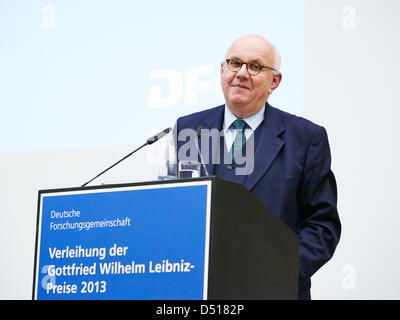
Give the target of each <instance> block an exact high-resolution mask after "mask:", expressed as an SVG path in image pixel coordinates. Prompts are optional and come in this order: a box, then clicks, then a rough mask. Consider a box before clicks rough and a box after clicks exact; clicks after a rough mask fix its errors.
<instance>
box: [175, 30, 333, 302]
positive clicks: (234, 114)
mask: <svg viewBox="0 0 400 320" xmlns="http://www.w3.org/2000/svg"><path fill="white" fill-rule="evenodd" d="M279 67H280V57H279V54H278V52H277V50H276V49H275V47H274V46H273V45H272V44H271V43H269V42H268V41H267V40H266V39H264V38H262V37H260V36H257V35H248V36H244V37H241V38H239V39H237V40H236V41H235V42H233V43H232V45H231V46H230V47H229V49H228V51H227V55H226V60H224V61H223V62H222V63H221V86H222V90H223V93H224V97H225V105H222V106H219V107H216V108H213V109H209V110H205V111H201V112H198V113H194V114H191V115H188V116H185V117H181V118H179V119H178V120H177V123H176V128H175V129H176V130H177V134H178V135H179V133H181V132H182V131H183V130H184V129H192V130H194V131H196V130H197V129H198V128H199V127H200V126H201V127H202V128H203V130H204V129H209V130H213V129H214V130H215V129H216V130H218V131H219V132H221V136H222V137H223V140H224V143H223V144H222V146H219V147H218V148H220V150H219V151H221V152H220V153H217V154H219V155H221V154H224V153H225V154H226V153H228V154H229V155H232V158H231V159H233V160H232V161H224V159H222V158H219V159H218V161H215V158H214V159H212V160H211V161H208V159H206V160H205V162H206V163H207V165H206V167H207V170H208V172H209V174H211V175H216V176H219V177H221V178H223V179H226V180H229V181H232V182H237V183H240V184H242V185H244V186H245V187H246V188H247V189H248V190H249V191H250V192H251V193H252V194H253V195H254V196H256V197H257V198H258V199H259V200H260V201H261V202H262V203H263V204H264V205H265V206H266V207H268V208H269V209H270V210H271V211H272V212H273V213H274V214H275V215H277V216H278V217H279V218H280V219H281V220H282V221H284V222H285V223H286V224H287V225H288V226H289V227H290V228H291V229H292V230H293V231H294V232H295V233H296V234H297V235H298V237H299V295H298V296H299V299H310V298H311V296H310V287H311V280H310V278H311V276H312V275H313V274H314V273H315V272H316V271H317V270H318V269H319V268H320V267H321V266H322V265H323V264H325V263H326V262H327V261H328V260H329V259H330V258H331V257H332V255H333V253H334V251H335V249H336V246H337V244H338V242H339V238H340V233H341V224H340V220H339V216H338V212H337V206H336V202H337V191H336V182H335V178H334V175H333V173H332V171H331V168H330V165H331V156H330V148H329V143H328V137H327V133H326V131H325V129H324V128H323V127H321V126H319V125H316V124H314V123H312V122H310V121H308V120H306V119H304V118H301V117H297V116H294V115H291V114H289V113H286V112H284V111H281V110H279V109H276V108H274V107H272V106H271V105H269V103H268V102H267V100H268V97H269V95H270V94H271V93H272V92H273V91H274V90H275V89H276V88H277V87H278V86H279V84H280V82H281V79H282V74H281V73H280V72H279ZM201 137H202V138H203V135H202V136H201ZM249 141H251V142H252V143H251V145H252V146H254V152H253V150H250V151H249V150H247V148H246V150H247V151H246V152H247V154H246V159H247V160H249V159H250V160H251V161H253V162H254V163H252V165H251V166H249V168H250V170H248V171H247V174H238V171H237V169H238V167H240V161H235V159H236V156H237V154H242V152H243V150H244V146H245V145H250V143H249ZM184 143H185V141H178V155H179V149H180V148H181V147H183V145H184ZM201 145H203V143H201ZM211 149H212V147H211ZM211 149H210V155H211V154H213V150H211ZM181 154H182V153H181ZM249 154H251V157H248V156H249ZM179 160H180V159H179V158H178V161H179ZM225 160H226V159H225ZM203 174H204V172H203Z"/></svg>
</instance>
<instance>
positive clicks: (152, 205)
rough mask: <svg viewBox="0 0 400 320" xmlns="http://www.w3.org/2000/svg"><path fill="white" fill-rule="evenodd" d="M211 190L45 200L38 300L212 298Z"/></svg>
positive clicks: (164, 189) (162, 187) (158, 188)
mask: <svg viewBox="0 0 400 320" xmlns="http://www.w3.org/2000/svg"><path fill="white" fill-rule="evenodd" d="M209 183H210V182H207V181H206V182H187V183H180V184H158V185H152V186H147V187H146V186H135V187H125V188H121V189H113V188H108V189H100V190H99V189H97V190H89V191H74V192H63V193H60V192H56V193H42V197H41V204H40V205H41V206H40V212H39V230H38V242H37V246H38V247H37V257H36V259H37V260H36V274H35V288H34V290H35V292H34V295H35V298H37V299H203V298H206V297H207V272H208V270H207V269H208V236H209V234H208V233H209V228H208V225H209V211H210V210H209V201H210V199H209V197H210V192H209V191H210V185H209Z"/></svg>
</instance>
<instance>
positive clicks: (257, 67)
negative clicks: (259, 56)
mask: <svg viewBox="0 0 400 320" xmlns="http://www.w3.org/2000/svg"><path fill="white" fill-rule="evenodd" d="M249 68H250V69H251V70H254V71H260V70H261V69H262V67H261V65H260V64H258V63H255V62H250V63H249Z"/></svg>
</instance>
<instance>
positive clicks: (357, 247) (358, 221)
mask: <svg viewBox="0 0 400 320" xmlns="http://www.w3.org/2000/svg"><path fill="white" fill-rule="evenodd" d="M399 14H400V2H399V1H396V0H384V1H376V0H368V1H366V0H363V1H362V0H358V1H345V0H340V1H339V0H335V1H318V0H312V1H308V9H307V20H306V21H307V27H306V43H305V66H304V69H305V72H304V73H305V78H304V79H305V81H304V104H303V115H304V116H306V117H309V118H310V119H311V120H313V121H315V122H317V123H320V124H322V125H324V126H325V127H326V128H327V130H328V135H329V138H330V144H331V150H332V158H333V169H334V172H335V174H336V178H337V183H338V206H339V213H340V217H341V220H342V225H343V233H342V239H341V242H340V243H339V246H338V248H337V251H336V254H335V256H334V258H333V259H332V260H331V261H330V262H329V263H328V264H327V265H326V266H325V268H323V269H321V270H320V271H319V272H318V273H317V274H316V275H315V277H314V281H313V289H312V295H313V297H314V298H320V299H325V298H327V299H399V298H400V273H399V270H400V258H399V257H400V249H399V243H400V233H399V231H398V229H399V227H400V210H399V205H398V197H399V195H400V188H399V185H398V181H399V178H400V167H399V163H400V151H399V142H398V139H399V137H400V126H399V125H398V121H399V118H400V111H399V105H400V98H399V95H398V87H399V86H400V81H399V74H400V63H399V60H398V59H399V57H400V38H399V36H398V30H399V28H400V22H399V20H398V16H399Z"/></svg>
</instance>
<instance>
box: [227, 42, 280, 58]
mask: <svg viewBox="0 0 400 320" xmlns="http://www.w3.org/2000/svg"><path fill="white" fill-rule="evenodd" d="M272 54H273V49H272V45H271V44H269V43H268V42H267V41H266V40H265V39H262V38H261V39H260V38H255V37H254V38H252V37H250V38H241V39H238V40H236V41H235V42H234V43H232V45H231V46H230V47H229V49H228V51H227V53H226V57H227V58H238V59H240V60H243V61H253V60H255V61H259V62H262V63H269V62H271V61H272V60H271V59H272Z"/></svg>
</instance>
